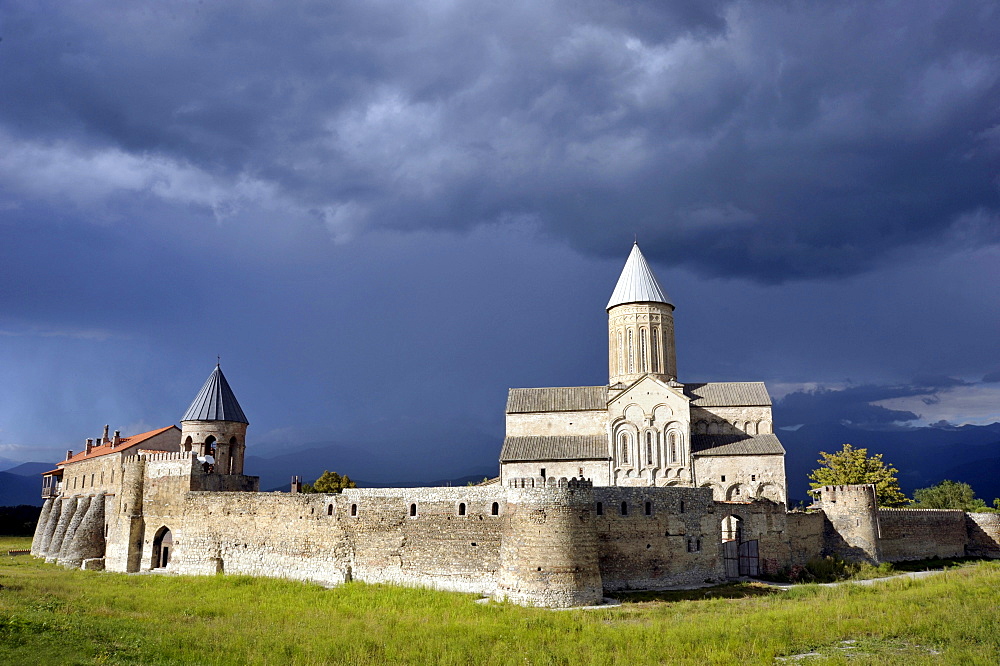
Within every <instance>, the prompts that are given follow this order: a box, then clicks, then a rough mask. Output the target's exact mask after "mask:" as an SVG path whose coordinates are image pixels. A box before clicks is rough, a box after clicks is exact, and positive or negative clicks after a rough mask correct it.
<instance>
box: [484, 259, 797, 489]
mask: <svg viewBox="0 0 1000 666" xmlns="http://www.w3.org/2000/svg"><path fill="white" fill-rule="evenodd" d="M607 311H608V384H607V385H606V386H569V387H556V388H514V389H510V392H509V394H508V396H507V410H506V412H507V419H506V425H507V432H506V437H505V438H504V443H503V449H502V451H501V453H500V480H501V482H504V481H505V480H506V479H510V478H520V477H539V478H546V479H548V478H557V479H558V478H564V477H565V478H574V477H576V478H581V477H582V478H584V479H588V480H590V481H592V482H593V484H594V485H595V486H683V487H704V488H711V489H712V493H713V496H714V498H715V499H716V500H723V501H749V500H753V499H759V498H765V499H769V500H773V501H775V502H781V503H784V502H785V501H786V497H787V496H786V484H785V450H784V448H782V446H781V442H779V441H778V438H777V437H776V436H775V435H774V433H773V432H772V423H773V420H772V418H771V397H770V396H769V395H768V393H767V389H766V388H765V387H764V384H763V383H762V382H683V383H682V382H680V381H678V375H677V360H676V352H675V346H674V304H673V302H672V301H671V299H670V297H668V296H667V294H666V292H665V291H664V290H663V287H662V286H660V283H659V281H658V280H657V279H656V276H655V275H654V274H653V271H652V269H651V268H650V266H649V264H648V263H647V262H646V258H645V257H644V256H643V255H642V252H641V251H640V250H639V246H638V244H636V245H633V246H632V252H631V254H629V257H628V260H627V261H626V262H625V268H624V269H623V270H622V273H621V277H619V278H618V284H617V285H616V286H615V289H614V292H613V293H612V294H611V300H609V301H608V306H607Z"/></svg>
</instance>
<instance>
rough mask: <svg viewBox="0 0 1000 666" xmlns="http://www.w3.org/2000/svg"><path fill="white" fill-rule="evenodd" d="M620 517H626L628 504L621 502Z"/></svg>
mask: <svg viewBox="0 0 1000 666" xmlns="http://www.w3.org/2000/svg"><path fill="white" fill-rule="evenodd" d="M622 515H623V516H627V515H628V502H622Z"/></svg>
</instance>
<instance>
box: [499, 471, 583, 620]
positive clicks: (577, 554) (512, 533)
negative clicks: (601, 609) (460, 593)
mask: <svg viewBox="0 0 1000 666" xmlns="http://www.w3.org/2000/svg"><path fill="white" fill-rule="evenodd" d="M529 480H530V479H529ZM512 481H516V480H512ZM520 481H521V483H513V484H511V487H510V488H509V489H508V491H507V493H506V499H507V506H506V510H505V512H504V517H503V521H502V528H503V531H502V538H501V539H500V571H499V575H498V576H497V580H496V590H495V592H494V597H495V598H497V599H500V600H504V599H506V600H509V601H513V602H515V603H519V604H525V605H532V606H549V607H557V608H566V607H570V606H588V605H594V604H598V603H600V601H601V598H602V597H603V586H602V584H601V574H600V570H599V566H598V553H597V549H598V542H597V535H596V532H595V529H594V495H593V488H592V484H591V483H590V482H587V481H575V480H568V481H567V480H566V479H562V480H559V481H557V480H555V479H550V480H549V481H548V482H547V483H546V484H545V485H544V486H543V485H541V484H539V487H531V486H530V485H526V484H525V483H524V481H525V480H523V479H522V480H520Z"/></svg>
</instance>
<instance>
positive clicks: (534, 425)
mask: <svg viewBox="0 0 1000 666" xmlns="http://www.w3.org/2000/svg"><path fill="white" fill-rule="evenodd" d="M607 427H608V412H607V410H604V409H601V410H590V411H582V412H532V413H528V414H508V415H507V436H508V437H514V436H519V435H539V436H554V435H605V434H606V433H607Z"/></svg>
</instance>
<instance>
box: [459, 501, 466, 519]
mask: <svg viewBox="0 0 1000 666" xmlns="http://www.w3.org/2000/svg"><path fill="white" fill-rule="evenodd" d="M458 515H460V516H464V515H465V502H459V504H458Z"/></svg>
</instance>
